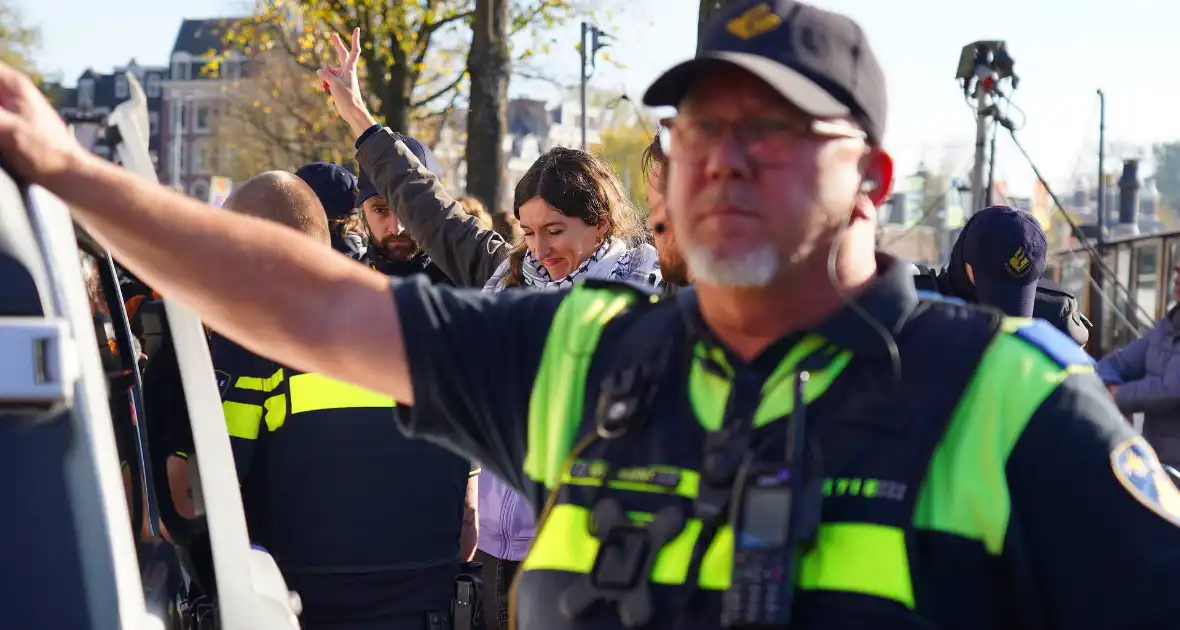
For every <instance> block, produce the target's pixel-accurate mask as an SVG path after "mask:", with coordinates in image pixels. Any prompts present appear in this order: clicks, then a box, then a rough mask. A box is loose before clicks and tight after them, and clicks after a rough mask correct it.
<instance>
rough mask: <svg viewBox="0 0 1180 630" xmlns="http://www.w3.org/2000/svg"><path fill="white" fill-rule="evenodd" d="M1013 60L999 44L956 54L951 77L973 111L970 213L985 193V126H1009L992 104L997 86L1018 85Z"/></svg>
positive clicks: (983, 44) (974, 45) (1000, 94)
mask: <svg viewBox="0 0 1180 630" xmlns="http://www.w3.org/2000/svg"><path fill="white" fill-rule="evenodd" d="M1012 68H1013V60H1012V57H1011V56H1009V55H1008V45H1007V43H1006V42H1004V41H1002V40H981V41H977V42H974V43H971V44H968V45H966V46H964V47H963V51H962V52H961V53H960V54H959V68H958V72H957V73H956V74H955V78H956V79H958V81H959V84H960V85H961V86H962V88H963V98H964V99H966V100H968V102H970V100H971V99H974V101H975V103H974V107H975V163H974V167H973V168H972V170H971V204H970V212H974V211H975V210H977V209H979V208H981V207H983V205H984V203H985V201H984V200H986V199H987V191H986V190H985V183H984V182H985V179H984V165H985V163H986V162H987V155H986V146H987V140H988V122H989V120H991V119H994V120H995V122H999V123H1003V124H1004V125H1005V126H1006V127H1007V126H1010V125H1011V123H1010V122H1009V121H1007V120H1006V119H1002V118H1001V117H1000V115H999V111H998V110H997V108H996V106H995V104H996V102H997V101H998V100H999V99H1000V98H1002V97H1003V96H1004V92H1003V91H1002V90H1001V88H1000V85H1001V83H1002V82H1004V81H1010V82H1011V85H1012V89H1016V87H1017V86H1018V85H1019V83H1020V78H1019V77H1018V76H1016V74H1015V73H1014V72H1013V69H1012Z"/></svg>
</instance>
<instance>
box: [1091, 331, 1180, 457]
mask: <svg viewBox="0 0 1180 630" xmlns="http://www.w3.org/2000/svg"><path fill="white" fill-rule="evenodd" d="M1097 369H1098V375H1099V376H1100V377H1102V381H1103V382H1105V383H1107V384H1108V385H1118V386H1119V388H1118V391H1117V392H1116V393H1115V397H1114V399H1115V403H1117V404H1118V406H1119V410H1120V411H1122V412H1123V413H1138V412H1143V414H1144V418H1143V435H1144V437H1146V438H1147V440H1148V442H1150V443H1151V445H1152V446H1153V447H1155V449H1156V451H1157V452H1158V454H1159V456H1160V459H1161V460H1162V461H1163V462H1164V463H1166V464H1170V465H1172V466H1177V465H1180V309H1176V308H1173V309H1172V310H1171V311H1169V312H1168V314H1167V315H1166V316H1164V318H1163V319H1161V320H1160V321H1159V322H1158V323H1157V324H1156V325H1155V326H1154V327H1153V328H1152V329H1151V330H1149V331H1147V333H1146V334H1144V335H1143V336H1142V337H1140V338H1139V339H1136V340H1135V341H1132V342H1131V343H1129V344H1127V345H1126V346H1124V347H1122V348H1120V349H1118V350H1116V351H1114V352H1112V353H1110V354H1109V355H1107V356H1106V357H1104V358H1103V359H1102V360H1101V361H1099V362H1098V368H1097Z"/></svg>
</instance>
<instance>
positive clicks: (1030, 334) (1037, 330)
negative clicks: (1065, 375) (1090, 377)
mask: <svg viewBox="0 0 1180 630" xmlns="http://www.w3.org/2000/svg"><path fill="white" fill-rule="evenodd" d="M1004 330H1005V331H1007V332H1009V333H1010V334H1012V335H1013V336H1015V337H1018V338H1019V339H1021V340H1023V341H1024V342H1025V343H1028V344H1029V345H1031V346H1034V347H1036V348H1037V349H1038V350H1040V351H1041V352H1043V353H1045V355H1046V356H1048V357H1049V358H1050V359H1053V360H1054V361H1055V362H1057V363H1058V364H1059V365H1061V367H1068V366H1071V365H1093V364H1094V358H1093V357H1091V356H1090V355H1088V354H1086V351H1085V350H1083V349H1082V348H1081V346H1079V345H1078V344H1077V342H1075V341H1074V340H1073V339H1071V338H1070V337H1069V336H1068V335H1066V334H1065V333H1063V332H1061V331H1060V330H1057V328H1056V327H1054V326H1053V325H1052V324H1050V323H1049V322H1047V321H1045V320H1043V319H1031V320H1030V319H1022V318H1015V317H1008V318H1005V320H1004Z"/></svg>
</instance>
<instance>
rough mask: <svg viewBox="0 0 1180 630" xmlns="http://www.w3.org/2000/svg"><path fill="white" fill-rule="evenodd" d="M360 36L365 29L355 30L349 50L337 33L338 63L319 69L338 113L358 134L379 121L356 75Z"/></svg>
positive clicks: (318, 73) (334, 38)
mask: <svg viewBox="0 0 1180 630" xmlns="http://www.w3.org/2000/svg"><path fill="white" fill-rule="evenodd" d="M360 39H361V29H359V28H354V29H352V41H351V42H349V44H350V45H349V48H347V49H346V48H344V42H343V41H341V39H340V36H339V35H336V34H333V35H332V48H334V49H336V58H337V61H338V65H335V66H326V67H324V68H320V69H319V70H317V71H316V76H317V77H318V78H319V80H320V82H321V84H322V85H323V87H324V88H325V89H326V90H327V91H328V92H329V93H330V94H331V95H332V98H333V100H334V102H335V103H336V112H337V113H338V114H340V117H341V118H343V119H344V122H346V123H348V126H349V127H351V128H352V131H353V133H354V134H355V135H356V136H357V137H360V135H361V134H362V133H364V132H365V130H366V129H368V128H369V127H371V126H373V125H374V124H376V121H374V120H373V117H372V116H371V115H370V114H369V109H368V108H367V107H366V106H365V99H364V97H363V96H361V88H360V84H359V83H358V82H357V77H356V66H357V61H358V60H359V59H360V55H361V48H360Z"/></svg>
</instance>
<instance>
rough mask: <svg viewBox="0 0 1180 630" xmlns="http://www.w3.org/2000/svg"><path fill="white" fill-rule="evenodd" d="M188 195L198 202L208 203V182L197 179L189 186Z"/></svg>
mask: <svg viewBox="0 0 1180 630" xmlns="http://www.w3.org/2000/svg"><path fill="white" fill-rule="evenodd" d="M188 194H189V195H190V196H192V197H193V198H194V199H197V200H199V201H205V202H207V201H209V182H207V181H205V180H203V179H198V180H197V181H195V182H193V183H192V185H191V186H189V189H188Z"/></svg>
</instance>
